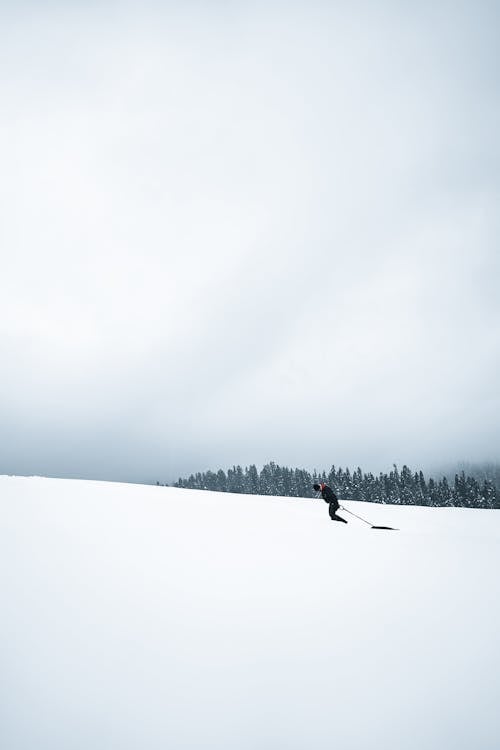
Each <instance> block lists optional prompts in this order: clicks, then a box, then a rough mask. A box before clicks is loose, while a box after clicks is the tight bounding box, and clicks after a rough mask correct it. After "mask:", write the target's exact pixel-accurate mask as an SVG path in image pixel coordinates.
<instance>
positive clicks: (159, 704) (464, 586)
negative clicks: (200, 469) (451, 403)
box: [0, 477, 500, 750]
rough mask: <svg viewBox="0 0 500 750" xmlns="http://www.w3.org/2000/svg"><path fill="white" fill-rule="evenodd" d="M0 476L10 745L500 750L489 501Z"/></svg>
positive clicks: (0, 734)
mask: <svg viewBox="0 0 500 750" xmlns="http://www.w3.org/2000/svg"><path fill="white" fill-rule="evenodd" d="M346 507H350V508H351V509H352V510H354V512H356V513H360V514H361V515H362V516H363V515H364V516H366V517H368V518H369V519H370V520H372V521H373V522H374V523H379V524H388V525H395V526H398V527H399V528H400V529H401V530H400V531H399V532H389V531H375V530H371V529H370V528H369V527H368V526H364V525H363V524H362V523H361V522H359V521H356V519H353V518H352V517H350V516H346V517H347V518H348V519H349V524H348V525H344V524H339V523H333V522H331V521H330V520H329V518H328V508H327V505H326V504H325V503H323V502H322V501H320V500H292V499H283V498H262V497H249V496H243V495H226V494H212V493H203V492H196V491H190V490H176V489H172V488H166V487H165V488H164V487H149V486H140V485H125V484H112V483H101V482H84V481H68V480H56V479H41V478H19V477H1V478H0V513H1V516H0V518H1V521H0V596H1V599H0V602H1V612H0V746H1V748H2V750H19V749H21V748H22V750H44V749H45V748H47V750H48V749H49V748H50V750H80V749H82V750H91V749H92V750H101V749H102V750H109V749H111V748H117V750H118V749H119V750H129V749H134V750H135V749H137V750H139V749H140V750H149V749H150V748H151V749H155V750H156V749H157V748H158V750H160V748H161V750H166V749H167V748H172V749H173V750H184V749H186V750H187V749H188V748H189V749H191V748H197V749H198V748H203V749H205V748H214V749H215V748H217V750H224V749H225V748H231V750H240V749H241V750H268V749H269V750H271V749H272V750H282V749H286V750H298V749H299V748H300V750H302V749H305V748H308V749H309V748H311V749H314V750H316V749H317V750H323V749H325V750H326V749H327V748H328V750H331V749H332V748H338V749H339V750H350V749H351V748H352V749H353V750H354V749H356V750H366V749H368V750H369V749H370V748H383V749H384V750H389V749H392V748H394V750H396V748H397V750H406V749H410V748H419V750H423V749H424V748H425V750H433V749H434V748H435V749H436V750H437V749H438V748H439V750H443V749H448V748H449V749H450V750H459V749H460V748H467V749H469V748H470V749H471V750H472V749H474V750H486V749H488V750H498V748H499V747H500V718H499V713H498V697H499V695H500V596H499V593H500V586H499V581H500V511H485V510H480V511H471V510H463V509H429V508H403V507H395V506H379V505H368V504H366V505H365V504H361V503H357V504H349V503H346Z"/></svg>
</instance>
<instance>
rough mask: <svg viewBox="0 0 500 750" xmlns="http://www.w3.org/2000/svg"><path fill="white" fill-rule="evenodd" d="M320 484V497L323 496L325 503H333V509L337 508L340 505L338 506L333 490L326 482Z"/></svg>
mask: <svg viewBox="0 0 500 750" xmlns="http://www.w3.org/2000/svg"><path fill="white" fill-rule="evenodd" d="M320 486H321V497H322V498H323V500H324V501H325V503H333V505H334V506H335V510H337V508H339V507H340V506H339V501H338V498H337V495H336V494H335V492H334V491H333V490H332V488H331V487H329V486H328V485H327V484H322V485H320Z"/></svg>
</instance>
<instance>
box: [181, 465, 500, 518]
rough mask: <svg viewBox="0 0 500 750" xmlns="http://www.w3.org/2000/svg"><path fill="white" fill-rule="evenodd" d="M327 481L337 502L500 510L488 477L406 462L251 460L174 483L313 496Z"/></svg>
mask: <svg viewBox="0 0 500 750" xmlns="http://www.w3.org/2000/svg"><path fill="white" fill-rule="evenodd" d="M316 482H326V484H329V485H330V487H332V489H333V490H334V491H335V492H336V494H337V496H338V498H339V500H340V501H342V500H362V501H366V502H370V503H393V504H396V505H427V506H433V507H434V506H440V507H447V506H448V507H453V506H458V507H464V508H500V491H499V490H498V489H497V487H496V486H495V483H494V482H493V481H491V480H490V479H486V478H483V479H482V480H479V479H477V478H476V477H473V476H470V475H466V474H465V472H464V471H461V472H460V473H457V474H455V478H454V480H453V481H449V480H448V479H447V478H446V477H445V476H443V477H442V478H441V479H439V480H436V479H432V478H429V479H426V478H425V477H424V474H423V472H422V471H416V472H412V471H411V470H410V469H409V468H408V466H403V468H402V469H401V470H399V469H398V467H397V466H394V467H393V470H392V471H391V472H389V473H388V474H387V473H385V474H384V473H380V474H378V476H375V475H374V474H371V473H364V472H362V471H361V469H360V468H359V467H358V468H357V469H356V470H355V471H353V472H351V471H349V469H348V468H347V469H342V468H338V469H336V468H335V466H332V468H331V469H330V471H329V472H328V473H326V472H325V471H323V472H317V471H314V472H312V473H310V472H309V471H307V470H306V469H289V468H288V467H287V466H278V464H276V463H274V462H273V461H271V463H268V464H266V465H265V466H264V467H263V468H262V470H261V471H260V472H259V471H258V469H257V467H256V466H255V465H253V464H252V466H248V467H246V468H245V469H243V468H242V467H241V466H233V468H232V469H228V470H227V472H225V471H223V470H222V469H219V471H217V472H213V471H206V472H204V473H198V474H191V476H190V477H189V478H188V479H179V480H178V481H177V482H176V483H175V484H174V486H175V487H185V488H189V489H196V490H213V491H216V492H235V493H241V494H251V495H280V496H285V497H313V496H314V494H315V493H314V490H313V488H312V485H313V484H314V483H316Z"/></svg>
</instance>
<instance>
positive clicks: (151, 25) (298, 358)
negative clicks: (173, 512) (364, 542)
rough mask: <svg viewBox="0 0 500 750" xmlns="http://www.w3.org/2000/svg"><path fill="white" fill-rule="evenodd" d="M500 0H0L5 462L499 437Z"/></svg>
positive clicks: (341, 452) (316, 461) (401, 449)
mask: <svg viewBox="0 0 500 750" xmlns="http://www.w3.org/2000/svg"><path fill="white" fill-rule="evenodd" d="M495 6H497V4H496V3H487V2H480V3H476V4H474V5H473V6H472V5H470V4H466V3H456V2H455V3H445V2H442V3H439V2H438V3H429V4H426V3H423V4H419V6H418V8H410V5H409V4H407V3H392V2H384V3H379V4H377V6H376V7H375V6H374V5H373V4H366V5H365V4H363V3H357V4H356V3H338V4H327V3H324V4H323V3H305V2H304V3H292V4H291V5H289V4H281V3H269V4H245V5H244V4H238V3H232V4H224V3H218V2H214V3H208V2H207V3H183V4H178V5H177V4H175V3H167V4H166V5H163V6H162V5H161V4H158V5H156V4H147V3H146V4H140V5H139V4H112V3H110V4H107V5H106V4H103V5H97V4H95V5H94V4H88V3H85V4H84V3H82V4H80V3H70V2H67V3H54V4H52V5H50V4H49V5H46V6H44V7H43V8H40V7H37V6H35V5H34V4H30V3H24V4H23V3H20V4H12V5H10V4H6V3H2V4H0V11H1V15H2V23H1V24H0V101H1V102H2V116H1V118H0V136H1V138H0V165H1V169H0V199H1V205H2V214H1V219H0V252H1V266H0V269H1V276H0V347H1V352H2V355H3V356H2V367H1V369H0V471H4V472H12V473H14V472H16V473H49V474H56V475H61V476H63V475H78V476H87V477H103V478H118V479H120V478H121V479H138V480H141V479H144V480H147V479H151V480H156V479H160V480H161V481H171V480H173V479H175V478H176V477H177V476H178V475H179V474H184V473H186V472H190V471H196V470H204V469H207V468H212V469H215V468H219V467H220V466H222V467H226V466H228V465H232V464H233V463H242V464H249V463H254V462H255V463H258V464H259V463H262V462H265V461H268V460H272V459H274V460H276V461H278V462H280V463H288V464H294V465H305V466H309V467H314V466H317V467H325V468H327V467H328V466H329V465H330V464H331V463H335V464H336V465H339V464H341V465H345V464H349V465H357V464H360V465H361V466H363V467H364V468H367V469H368V468H370V469H373V470H378V469H385V468H387V467H388V466H390V465H391V464H392V463H393V462H394V461H396V462H398V463H402V462H407V463H411V464H414V465H416V464H419V465H420V464H423V465H424V466H430V465H431V464H436V463H442V462H446V461H453V460H455V459H467V460H479V459H483V458H486V459H496V458H498V445H499V437H500V428H499V419H498V418H499V414H500V408H499V407H500V387H499V385H498V375H497V373H498V367H499V364H500V362H499V359H500V345H499V323H500V302H499V295H498V285H499V271H500V268H499V265H500V261H499V247H498V245H499V238H500V219H499V211H498V207H499V186H500V148H499V141H498V132H500V117H499V113H500V107H499V97H498V90H499V74H498V70H499V69H500V68H499V65H498V52H497V39H496V35H497V29H498V22H499V20H500V19H499V12H498V6H497V7H495Z"/></svg>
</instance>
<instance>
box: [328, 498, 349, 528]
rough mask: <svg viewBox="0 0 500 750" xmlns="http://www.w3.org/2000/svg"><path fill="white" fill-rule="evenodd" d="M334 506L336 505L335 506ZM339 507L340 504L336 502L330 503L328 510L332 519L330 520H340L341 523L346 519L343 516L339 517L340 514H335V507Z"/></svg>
mask: <svg viewBox="0 0 500 750" xmlns="http://www.w3.org/2000/svg"><path fill="white" fill-rule="evenodd" d="M335 506H336V507H335ZM339 507H340V506H339V504H338V503H330V505H329V507H328V512H329V514H330V518H331V519H332V521H342V523H347V521H346V520H345V518H341V517H340V516H338V515H337V514H336V512H335V511H336V510H337V509H338V508H339Z"/></svg>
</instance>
